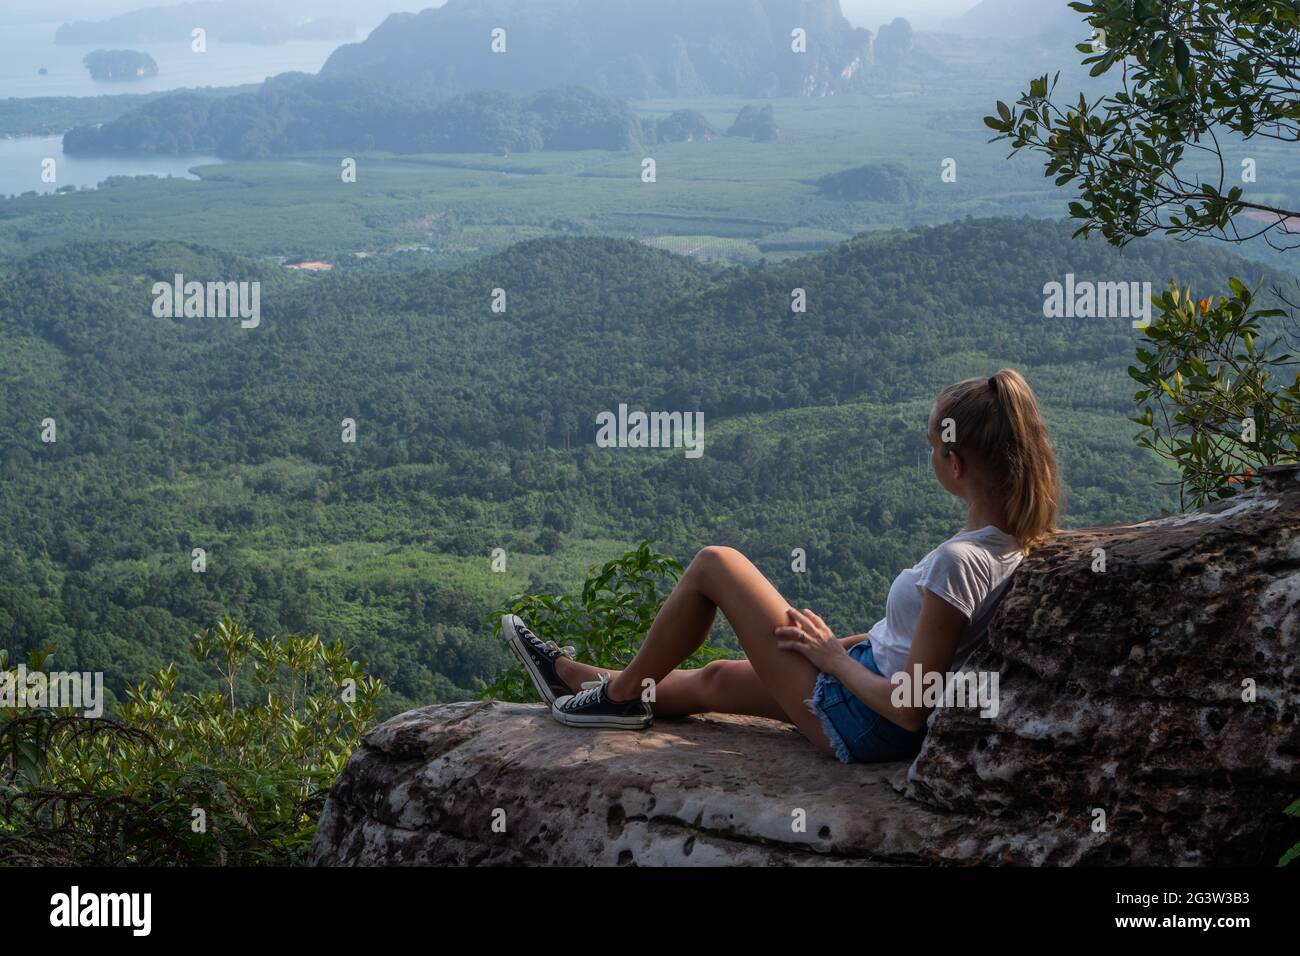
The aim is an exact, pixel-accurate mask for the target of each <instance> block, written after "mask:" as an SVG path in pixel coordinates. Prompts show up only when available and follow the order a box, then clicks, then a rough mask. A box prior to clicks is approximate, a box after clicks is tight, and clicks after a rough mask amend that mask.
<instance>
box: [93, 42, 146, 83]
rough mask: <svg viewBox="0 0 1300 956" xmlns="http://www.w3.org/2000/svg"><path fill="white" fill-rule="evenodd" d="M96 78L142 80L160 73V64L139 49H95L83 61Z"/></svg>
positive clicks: (114, 80) (113, 80)
mask: <svg viewBox="0 0 1300 956" xmlns="http://www.w3.org/2000/svg"><path fill="white" fill-rule="evenodd" d="M81 62H82V63H84V64H85V65H86V69H87V70H89V71H90V76H91V78H92V79H95V80H103V81H106V82H113V83H116V82H121V81H124V80H142V79H145V78H146V77H151V76H157V75H158V64H157V63H156V62H154V58H153V57H151V56H150V55H149V54H148V53H141V52H140V51H139V50H95V51H94V52H93V53H87V54H86V55H85V57H84V58H83V59H82V61H81Z"/></svg>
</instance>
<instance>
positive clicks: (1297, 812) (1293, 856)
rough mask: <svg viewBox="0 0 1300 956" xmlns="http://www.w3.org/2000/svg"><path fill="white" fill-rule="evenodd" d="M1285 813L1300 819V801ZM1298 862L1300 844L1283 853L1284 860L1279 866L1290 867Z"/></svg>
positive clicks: (1280, 861) (1281, 860) (1278, 863)
mask: <svg viewBox="0 0 1300 956" xmlns="http://www.w3.org/2000/svg"><path fill="white" fill-rule="evenodd" d="M1283 812H1284V813H1285V814H1287V815H1288V816H1292V817H1300V800H1297V801H1296V802H1295V803H1293V804H1291V805H1290V806H1289V807H1287V808H1286V810H1284V811H1283ZM1296 860H1300V843H1297V844H1296V845H1295V846H1293V847H1291V849H1289V850H1287V851H1286V852H1285V853H1283V854H1282V859H1280V860H1278V862H1277V865H1278V866H1289V865H1290V864H1291V863H1293V862H1294V861H1296Z"/></svg>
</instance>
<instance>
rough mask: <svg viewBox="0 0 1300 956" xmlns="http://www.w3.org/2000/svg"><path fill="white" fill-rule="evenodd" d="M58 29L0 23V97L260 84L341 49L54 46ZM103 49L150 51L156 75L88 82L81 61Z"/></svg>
mask: <svg viewBox="0 0 1300 956" xmlns="http://www.w3.org/2000/svg"><path fill="white" fill-rule="evenodd" d="M142 5H143V4H142ZM58 27H59V23H57V22H55V23H37V24H20V25H17V26H15V25H12V24H5V25H0V98H4V97H9V96H14V97H29V96H100V95H103V94H106V93H155V92H158V91H160V90H174V89H179V88H181V87H190V86H240V85H242V84H245V83H260V82H262V80H264V79H266V78H267V77H268V76H274V75H275V74H277V73H287V72H290V71H295V70H298V71H302V72H304V73H316V72H318V71H319V70H320V68H321V67H322V66H323V65H324V63H325V60H326V59H328V58H329V55H330V54H331V53H333V52H334V50H335V49H336V48H337V47H338V46H339V44H338V43H334V42H329V41H326V42H315V41H313V42H307V41H298V42H293V43H283V44H280V45H278V46H254V45H252V44H247V43H221V42H220V41H218V40H216V39H214V38H213V37H211V36H209V37H208V52H207V53H194V52H193V51H191V49H190V44H189V39H188V38H182V39H180V40H179V41H178V42H175V43H137V44H107V45H106V44H79V45H75V46H56V45H55V43H54V31H55V30H57V29H58ZM358 38H360V34H358ZM105 46H108V47H113V48H117V47H120V46H126V47H129V48H130V49H133V50H142V51H144V52H145V53H148V54H149V55H150V56H152V57H153V58H154V59H155V60H156V61H157V62H158V75H157V76H155V77H150V78H148V79H141V80H136V81H132V82H128V83H99V82H96V81H95V80H92V79H91V78H90V74H89V73H88V72H87V71H86V67H85V66H84V65H83V64H82V62H81V58H82V57H84V56H85V55H86V54H87V53H89V52H91V51H92V50H99V49H104V48H105ZM42 67H44V68H45V69H47V70H48V71H49V74H48V75H47V76H41V75H40V74H39V71H40V69H41V68H42Z"/></svg>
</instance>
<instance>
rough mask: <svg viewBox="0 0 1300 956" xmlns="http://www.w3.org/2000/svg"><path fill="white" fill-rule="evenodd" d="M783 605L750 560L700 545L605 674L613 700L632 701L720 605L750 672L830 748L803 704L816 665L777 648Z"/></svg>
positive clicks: (683, 652)
mask: <svg viewBox="0 0 1300 956" xmlns="http://www.w3.org/2000/svg"><path fill="white" fill-rule="evenodd" d="M789 607H790V604H789V602H787V601H786V600H785V598H783V597H781V595H780V594H779V593H778V592H777V590H776V588H774V587H772V584H771V582H769V581H768V580H767V578H765V577H763V574H762V572H760V571H759V570H758V568H756V567H754V565H753V563H752V562H751V561H750V560H749V559H748V558H746V557H745V556H744V555H743V554H741V553H740V552H739V551H736V550H735V549H734V548H718V547H709V548H705V549H703V550H702V551H700V552H699V554H697V555H696V556H695V560H693V561H692V562H691V564H690V567H688V568H687V569H686V573H685V574H683V575H682V579H681V580H680V581H678V582H677V587H676V588H674V589H673V593H672V594H670V595H669V596H668V600H667V601H665V602H664V606H663V607H662V608H660V610H659V613H658V615H656V617H655V620H654V624H652V625H651V627H650V631H649V633H648V634H646V638H645V642H644V643H643V644H642V645H641V649H640V650H639V651H638V652H637V655H636V657H635V658H633V660H632V663H631V664H629V665H628V666H627V669H626V670H624V671H622V672H621V673H619V674H618V675H617V676H615V677H613V678H611V680H610V685H609V694H610V696H611V697H612V698H613V699H614V700H631V699H632V698H634V697H636V696H638V695H639V694H640V693H641V682H642V681H643V680H645V679H647V678H649V679H650V680H653V681H655V683H656V691H657V688H658V685H659V683H660V682H662V681H663V680H664V679H665V678H666V677H668V675H669V674H670V673H671V672H672V671H673V669H674V668H676V667H677V665H678V664H680V663H681V662H682V661H684V660H686V658H687V657H689V656H690V655H691V654H692V653H693V652H694V651H695V649H696V648H698V647H699V646H700V645H701V644H703V643H704V640H705V639H706V638H707V637H708V634H709V628H710V627H712V625H713V618H714V615H715V614H716V613H717V611H718V610H719V609H721V610H722V613H723V614H724V615H726V618H727V620H728V621H729V622H730V623H731V627H732V629H733V630H734V631H735V632H736V637H737V639H739V641H740V646H741V647H742V648H743V649H744V651H745V656H746V657H747V658H748V659H749V663H750V664H751V665H752V667H753V670H754V673H755V674H756V675H757V676H758V678H759V680H760V681H761V682H762V684H763V686H764V687H765V688H766V689H767V692H768V694H770V695H771V697H772V699H773V700H775V701H776V703H777V705H778V706H779V707H780V708H781V710H783V711H784V712H785V714H786V716H787V718H789V720H790V722H791V723H793V724H794V725H795V726H796V727H798V728H799V730H800V732H801V733H803V735H804V736H805V737H807V738H808V740H809V741H810V742H811V743H812V744H813V746H814V747H816V748H817V749H818V750H820V751H822V752H823V753H827V754H831V753H833V752H834V751H833V750H832V748H831V745H830V742H829V741H828V740H827V739H826V734H825V732H824V731H823V730H822V727H821V721H820V720H818V719H817V717H816V716H814V715H813V714H812V712H810V711H809V710H808V708H807V707H806V706H804V701H805V700H806V699H808V698H809V697H811V696H812V692H813V684H814V683H815V682H816V680H817V669H816V668H815V667H813V665H812V664H810V663H809V662H808V661H807V660H806V659H805V658H804V657H803V656H802V655H800V654H799V653H797V652H795V651H783V650H781V649H780V648H779V647H777V646H776V635H775V633H774V632H775V630H776V628H778V627H781V626H784V625H785V624H786V622H787V617H786V611H787V610H788V609H789Z"/></svg>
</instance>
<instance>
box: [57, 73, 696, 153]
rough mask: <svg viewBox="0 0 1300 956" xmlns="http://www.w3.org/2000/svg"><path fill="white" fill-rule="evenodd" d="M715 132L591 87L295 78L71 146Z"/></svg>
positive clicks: (561, 145) (459, 145) (494, 149)
mask: <svg viewBox="0 0 1300 956" xmlns="http://www.w3.org/2000/svg"><path fill="white" fill-rule="evenodd" d="M706 132H711V130H710V129H709V127H708V125H707V124H706V123H704V122H703V120H702V118H701V117H699V114H698V113H694V112H693V111H689V110H681V111H677V112H676V113H674V114H673V115H672V116H670V117H668V118H666V119H662V120H661V119H651V118H647V119H645V120H642V119H640V118H638V117H637V116H635V115H634V114H633V113H632V112H631V110H629V109H628V107H627V105H626V104H625V103H623V102H621V101H619V100H615V99H611V98H610V97H608V96H603V95H601V94H599V93H596V92H595V91H593V90H590V89H586V88H583V87H566V88H563V89H550V90H542V91H540V92H537V93H534V94H531V95H528V96H523V97H518V96H514V95H512V94H510V93H504V92H498V91H490V90H484V91H478V92H474V93H468V94H465V95H463V96H457V97H452V98H450V99H445V100H435V99H432V98H430V97H427V96H425V97H416V96H412V95H410V94H406V93H403V92H400V91H398V90H395V89H389V88H387V87H383V86H380V85H378V84H376V83H372V82H368V81H364V80H358V79H354V78H351V77H345V78H342V79H319V78H317V77H314V76H307V75H305V74H301V73H286V74H283V75H281V76H277V77H273V78H272V79H269V80H267V81H266V82H265V83H264V84H263V85H262V87H261V88H260V89H259V90H257V91H256V92H246V93H236V94H233V95H230V96H212V95H210V94H207V93H204V92H200V91H195V92H185V93H177V94H173V95H169V96H164V97H161V98H159V99H156V100H153V101H151V102H149V103H147V104H145V105H144V106H141V107H139V108H138V109H135V110H132V111H131V112H128V113H127V114H125V115H124V116H120V117H118V118H116V119H113V120H111V121H109V122H107V123H103V124H94V125H86V126H77V127H74V128H73V129H71V130H69V131H68V133H67V134H66V136H65V137H64V141H63V148H64V151H65V152H67V153H70V154H77V153H112V152H129V153H193V152H215V153H216V155H218V156H221V157H226V158H231V159H265V158H267V157H271V156H278V155H286V154H292V153H301V152H311V151H313V150H327V149H335V150H338V149H342V150H348V151H353V152H359V151H367V150H376V149H378V150H384V151H388V152H393V153H501V152H534V151H537V150H543V149H552V150H555V149H559V150H583V149H628V148H631V147H633V146H642V145H647V144H653V143H658V142H675V141H681V140H686V139H689V138H691V137H693V136H696V135H702V134H704V133H706Z"/></svg>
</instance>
